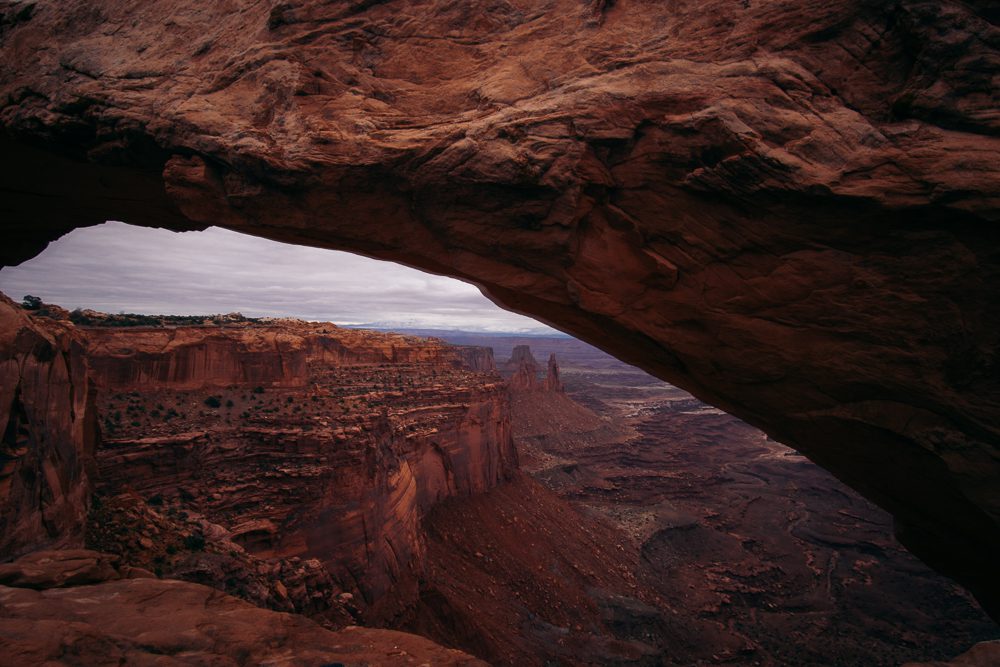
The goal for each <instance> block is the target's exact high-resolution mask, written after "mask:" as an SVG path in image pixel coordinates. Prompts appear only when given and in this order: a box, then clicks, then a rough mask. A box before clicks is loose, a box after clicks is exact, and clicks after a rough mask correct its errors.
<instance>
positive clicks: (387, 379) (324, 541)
mask: <svg viewBox="0 0 1000 667" xmlns="http://www.w3.org/2000/svg"><path fill="white" fill-rule="evenodd" d="M82 334H83V337H84V338H85V339H86V341H87V356H88V360H89V362H90V364H91V367H92V369H93V370H92V373H93V378H94V382H95V384H96V385H97V386H99V387H100V388H101V392H100V398H99V414H100V417H101V423H102V427H103V429H104V444H103V445H102V447H101V448H100V450H99V451H98V453H97V461H98V469H99V479H100V484H99V485H98V491H99V492H100V493H101V495H102V497H105V498H116V497H118V496H120V495H121V494H122V493H137V494H138V495H139V496H140V497H141V498H143V499H146V500H147V501H150V500H151V499H152V502H155V503H157V505H156V507H158V508H161V509H156V508H154V513H158V514H162V512H163V511H165V510H166V509H169V510H170V511H171V512H174V513H175V514H176V513H179V512H185V513H194V514H196V515H197V516H198V517H199V518H200V519H201V520H204V521H205V522H207V524H206V525H207V526H208V527H207V528H205V527H203V528H201V529H194V533H195V534H202V535H213V534H214V535H216V537H217V538H218V539H217V542H218V543H219V544H226V545H236V546H237V550H238V551H240V552H244V551H245V552H246V553H247V554H248V555H249V556H252V557H253V558H257V559H263V560H268V561H271V562H272V563H273V562H275V561H277V562H279V563H290V562H292V561H294V560H296V559H302V560H306V561H308V560H309V559H316V560H317V561H318V562H319V563H321V564H322V569H323V570H325V575H324V576H326V575H328V576H329V577H331V578H332V582H333V587H332V588H330V589H329V590H328V591H327V592H328V593H330V594H331V595H332V596H334V597H336V596H337V595H338V594H343V593H348V594H350V596H353V598H352V599H353V602H352V603H351V607H352V608H353V609H354V613H356V614H357V615H358V616H359V617H363V618H364V619H365V620H366V621H367V622H369V623H379V622H386V621H387V620H389V619H391V618H393V617H395V616H396V615H398V614H399V613H401V611H402V610H404V609H406V607H407V606H408V605H410V604H412V603H413V602H414V601H415V599H416V596H417V587H418V582H419V579H420V577H421V573H422V569H423V561H424V550H425V547H424V537H423V534H422V532H421V529H420V520H421V518H422V517H423V516H424V514H426V512H428V511H429V510H430V508H431V507H433V505H434V504H435V503H437V502H439V501H441V500H443V499H445V498H449V497H454V496H465V495H470V494H473V493H478V492H482V491H485V490H487V489H489V488H492V487H493V486H495V485H496V484H498V483H500V482H501V481H503V480H505V479H507V478H508V477H509V475H510V474H511V473H512V472H513V471H514V470H515V469H516V466H517V456H516V453H515V451H514V448H513V441H512V438H511V427H510V404H509V398H508V393H507V388H506V386H505V384H504V382H503V381H502V380H501V379H500V378H499V377H498V376H497V375H496V374H495V373H494V372H491V371H488V370H487V371H481V370H478V369H479V368H484V367H485V368H490V367H492V366H493V364H492V363H491V362H490V359H491V356H490V355H489V351H488V350H485V351H483V350H481V349H480V350H477V349H474V348H458V347H452V346H448V345H446V344H444V343H441V342H440V341H435V340H427V339H417V338H412V337H403V336H398V335H394V334H376V333H373V332H364V331H357V330H346V329H339V328H336V327H333V326H331V325H311V324H306V323H302V322H292V321H286V322H280V323H268V324H263V325H250V326H244V327H235V328H219V327H215V328H212V327H205V328H202V327H196V328H177V329H173V330H170V331H163V330H106V329H96V328H88V329H84V330H82ZM470 363H471V365H472V366H473V367H474V368H470V367H469V365H468V364H470ZM168 514H169V513H168ZM157 522H158V519H155V520H153V521H152V523H153V524H155V523H157ZM147 523H148V521H147ZM147 530H148V529H147ZM176 530H180V531H184V530H187V529H185V528H184V527H178V528H176ZM130 539H132V541H134V540H135V539H139V538H137V537H134V536H131V538H130ZM101 540H103V541H99V542H98V543H95V545H94V546H97V547H100V548H102V549H104V550H111V551H116V550H117V551H121V552H123V553H125V552H130V550H132V549H134V548H135V545H132V544H131V543H129V540H128V539H126V540H125V543H116V538H115V536H114V535H113V534H111V533H107V532H106V531H105V533H104V534H103V535H102V537H101ZM227 548H229V547H227ZM218 550H219V551H224V549H222V548H221V547H220V548H219V549H218ZM137 555H138V554H137ZM182 555H184V557H185V558H186V560H181V559H180V558H179V557H178V558H174V557H170V558H167V557H165V559H164V561H163V562H162V563H160V564H159V566H160V567H161V568H166V570H168V571H171V572H180V573H182V574H184V573H186V574H187V575H189V576H188V578H191V576H193V574H192V573H195V572H197V571H199V570H206V569H211V568H212V567H216V566H214V565H212V566H210V565H207V564H205V563H204V562H203V560H204V559H201V560H199V559H194V560H192V559H190V558H188V557H187V554H182ZM170 556H173V555H172V554H171V555H170ZM240 558H241V559H242V558H243V557H242V555H241V556H240ZM196 561H197V562H196ZM142 564H143V565H144V566H147V567H154V566H156V564H155V563H152V562H150V563H147V562H145V561H143V562H142ZM219 567H223V566H219ZM239 567H240V568H244V569H245V567H244V566H243V565H242V564H241V565H239ZM223 569H230V570H232V569H239V568H237V566H236V565H234V564H226V565H225V566H224V567H223ZM291 569H294V568H291ZM204 576H206V577H209V576H210V575H204ZM282 576H283V575H281V576H278V575H276V577H275V578H277V579H279V580H280V579H281V578H282ZM216 578H218V579H219V580H220V581H214V582H212V583H213V584H216V585H218V584H220V583H221V582H223V581H224V580H228V579H231V578H232V577H229V576H223V577H216ZM195 580H200V579H197V578H195ZM239 582H240V583H238V584H230V587H231V588H245V587H246V585H245V584H244V583H242V582H243V579H242V578H240V579H239ZM223 587H225V586H223ZM285 588H286V589H291V588H292V586H291V584H289V585H288V586H285ZM227 590H228V588H227ZM350 596H349V597H350ZM262 597H263V599H265V600H270V601H271V602H272V603H273V601H274V600H275V599H281V598H283V597H284V594H283V593H281V594H275V593H274V591H268V592H267V593H264V594H262ZM327 597H330V596H329V595H328V596H327ZM293 598H294V596H293ZM301 604H302V601H301V599H300V600H295V599H293V600H291V606H292V608H293V609H295V610H299V611H308V609H305V610H304V609H299V606H301ZM331 604H332V603H331ZM328 606H329V605H328ZM279 608H280V607H279Z"/></svg>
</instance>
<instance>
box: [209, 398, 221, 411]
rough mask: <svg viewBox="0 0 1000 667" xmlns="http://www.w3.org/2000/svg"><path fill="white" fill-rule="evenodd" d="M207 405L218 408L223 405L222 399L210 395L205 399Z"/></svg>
mask: <svg viewBox="0 0 1000 667" xmlns="http://www.w3.org/2000/svg"><path fill="white" fill-rule="evenodd" d="M205 405H207V406H208V407H210V408H218V407H220V406H221V405H222V401H220V400H219V397H218V396H209V397H208V398H206V399H205Z"/></svg>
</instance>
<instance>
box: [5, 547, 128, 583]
mask: <svg viewBox="0 0 1000 667" xmlns="http://www.w3.org/2000/svg"><path fill="white" fill-rule="evenodd" d="M116 560H118V559H117V558H116V557H114V556H109V555H108V554H102V553H98V552H96V551H90V550H89V549H63V550H59V551H35V552H32V553H30V554H28V555H26V556H23V557H21V558H19V559H18V560H17V561H15V562H13V563H4V564H0V586H13V587H15V588H36V589H47V588H62V587H65V586H82V585H85V584H96V583H100V582H102V581H110V580H112V579H118V578H119V574H118V572H117V571H116V569H115V567H114V562H115V561H116Z"/></svg>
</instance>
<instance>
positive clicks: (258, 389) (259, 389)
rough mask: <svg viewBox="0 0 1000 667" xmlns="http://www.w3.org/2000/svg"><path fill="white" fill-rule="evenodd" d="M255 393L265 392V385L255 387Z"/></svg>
mask: <svg viewBox="0 0 1000 667" xmlns="http://www.w3.org/2000/svg"><path fill="white" fill-rule="evenodd" d="M253 393H255V394H263V393H264V387H261V386H259V385H258V386H256V387H254V388H253Z"/></svg>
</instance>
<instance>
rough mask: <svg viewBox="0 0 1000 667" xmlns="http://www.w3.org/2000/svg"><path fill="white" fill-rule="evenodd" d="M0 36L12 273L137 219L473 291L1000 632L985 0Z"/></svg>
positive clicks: (315, 19) (39, 8)
mask: <svg viewBox="0 0 1000 667" xmlns="http://www.w3.org/2000/svg"><path fill="white" fill-rule="evenodd" d="M745 4H748V5H749V6H745ZM0 17H2V18H0V57H2V62H3V63H4V65H3V67H2V68H0V126H2V132H0V143H2V155H3V160H2V161H0V162H2V164H0V170H2V183H0V188H2V201H0V220H2V222H0V225H2V229H3V238H4V242H3V244H0V245H2V247H0V261H2V264H5V265H9V264H16V263H18V262H21V261H23V260H25V259H27V258H29V257H31V256H33V255H35V254H37V253H38V252H40V251H41V250H42V249H43V248H44V247H45V244H46V243H47V242H49V241H50V240H52V239H55V238H58V236H60V235H61V234H63V233H65V232H67V231H69V230H71V229H73V228H76V227H80V226H86V225H92V224H98V223H100V222H103V221H105V220H107V219H120V220H124V221H126V222H129V223H133V224H140V225H151V226H164V227H168V228H171V229H177V230H182V229H198V228H204V227H206V226H209V225H218V226H222V227H226V228H229V229H233V230H237V231H242V232H246V233H250V234H255V235H259V236H263V237H268V238H272V239H276V240H281V241H289V242H294V243H300V244H306V245H313V246H319V247H328V248H338V249H346V250H351V251H355V252H358V253H361V254H366V255H370V256H373V257H379V258H383V259H391V260H395V261H399V262H403V263H405V264H409V265H411V266H415V267H419V268H423V269H426V270H430V271H433V272H437V273H442V274H448V275H452V276H456V277H459V278H462V279H465V280H468V281H471V282H474V283H476V284H478V285H479V286H480V287H481V288H482V289H483V291H484V292H485V293H486V294H487V295H489V296H490V297H491V298H492V299H493V300H495V301H496V302H497V303H499V304H501V305H503V306H505V307H507V308H510V309H512V310H516V311H519V312H522V313H526V314H528V315H531V316H534V317H536V318H538V319H540V320H542V321H545V322H547V323H549V324H552V325H554V326H556V327H558V328H560V329H562V330H564V331H567V332H570V333H572V334H574V335H576V336H578V337H579V338H582V339H584V340H586V341H588V342H591V343H594V344H596V345H598V346H600V347H602V348H604V349H605V350H608V351H609V352H611V353H612V354H615V355H616V356H618V357H620V358H621V359H623V360H626V361H628V362H631V363H634V364H636V365H638V366H640V367H642V368H645V369H646V370H648V371H650V372H651V373H653V374H655V375H657V376H659V377H661V378H663V379H665V380H667V381H669V382H671V383H674V384H676V385H678V386H680V387H683V388H685V389H687V390H689V391H691V392H692V393H694V394H695V395H696V396H698V397H699V398H701V399H702V400H705V401H707V402H710V403H712V404H714V405H717V406H719V407H722V408H724V409H726V410H727V411H729V412H732V413H733V414H735V415H737V416H739V417H741V418H743V419H745V420H746V421H748V422H750V423H751V424H754V425H756V426H758V427H760V428H762V429H763V430H765V431H766V432H767V433H769V434H770V435H771V436H772V437H774V438H776V439H778V440H780V441H782V442H784V443H786V444H788V445H790V446H793V447H795V448H796V449H797V450H799V451H800V452H803V453H804V454H806V455H807V456H809V457H810V458H811V459H813V460H814V461H816V462H817V463H819V464H820V465H822V466H823V467H825V468H827V469H828V470H830V471H832V472H833V473H834V474H836V475H837V476H838V477H840V478H841V479H842V480H844V481H845V482H847V483H848V484H850V485H851V486H853V487H854V488H856V489H858V490H859V491H861V492H862V493H864V494H865V495H867V496H868V497H869V498H871V499H873V500H875V501H876V502H878V503H879V504H880V505H882V506H883V507H885V508H886V509H888V510H889V511H891V512H892V513H893V514H894V515H895V517H896V520H897V525H898V527H899V532H900V536H901V538H902V539H903V541H904V542H905V543H906V544H907V545H908V546H909V547H910V548H911V549H913V550H914V551H915V552H916V553H917V554H918V555H920V556H921V557H923V558H924V559H925V560H927V561H928V562H929V563H931V564H932V565H934V566H935V567H937V568H938V569H940V570H942V571H944V572H946V573H948V574H951V575H953V576H955V577H956V578H958V579H959V580H960V581H962V582H963V583H965V584H966V585H968V586H969V587H970V588H971V589H972V590H973V591H974V592H975V593H976V594H977V596H978V597H979V598H980V600H981V601H982V602H983V603H984V604H985V605H986V606H987V607H988V608H989V609H990V610H991V611H992V613H993V614H994V616H995V615H996V613H997V608H998V607H997V605H998V600H1000V573H998V571H997V570H996V567H995V564H996V563H997V562H1000V523H998V522H1000V485H998V480H1000V474H998V473H1000V447H998V443H1000V361H998V338H1000V299H997V287H998V285H1000V282H998V277H1000V276H998V269H1000V233H998V230H997V223H998V218H1000V206H998V203H1000V112H998V105H997V103H996V87H995V85H994V82H995V81H996V76H997V73H998V70H1000V67H998V64H1000V54H998V46H1000V30H998V29H997V26H996V22H997V20H998V17H997V13H996V11H995V9H993V8H991V3H990V2H988V1H986V0H983V1H980V2H972V1H970V2H964V3H963V2H952V1H948V0H944V1H938V2H922V1H918V0H899V1H897V2H895V3H884V2H880V1H879V2H877V1H875V0H870V1H869V0H824V1H823V2H818V1H817V2H814V1H812V0H810V1H807V2H802V1H801V0H772V1H771V2H758V1H757V0H754V2H751V3H740V2H737V1H736V0H701V1H699V2H695V1H693V0H691V1H686V0H681V1H679V2H672V3H661V2H640V1H638V0H619V1H618V2H615V3H603V2H602V3H590V4H587V3H584V2H581V1H580V0H548V1H547V2H538V1H529V0H489V1H488V2H483V3H450V2H445V1H443V0H415V1H413V2H379V1H375V2H353V3H351V2H339V3H320V2H310V1H308V0H293V1H290V2H281V3H276V2H270V1H269V2H241V1H239V0H229V1H228V2H218V3H204V2H192V1H191V0H171V1H169V2H142V1H140V0H131V1H125V0H120V1H115V0H89V1H87V2H82V1H70V2H67V1H65V0H60V1H58V2H57V1H55V0H40V1H38V2H9V1H8V2H2V3H0Z"/></svg>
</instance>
